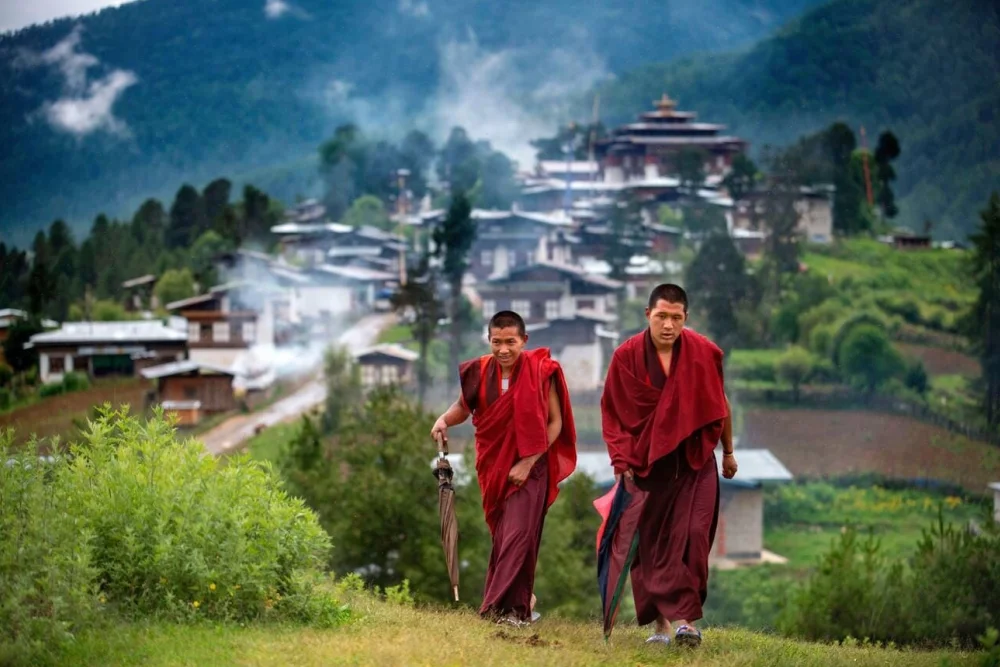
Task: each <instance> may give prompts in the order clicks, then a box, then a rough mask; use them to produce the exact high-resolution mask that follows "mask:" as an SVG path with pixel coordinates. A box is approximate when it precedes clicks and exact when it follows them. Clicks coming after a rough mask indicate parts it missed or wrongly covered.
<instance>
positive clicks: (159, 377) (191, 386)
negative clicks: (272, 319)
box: [141, 359, 237, 426]
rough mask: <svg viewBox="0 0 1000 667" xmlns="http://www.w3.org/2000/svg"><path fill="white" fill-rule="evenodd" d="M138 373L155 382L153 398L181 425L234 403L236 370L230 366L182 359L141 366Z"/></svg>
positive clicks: (190, 424)
mask: <svg viewBox="0 0 1000 667" xmlns="http://www.w3.org/2000/svg"><path fill="white" fill-rule="evenodd" d="M141 374H142V377H144V378H146V379H147V380H153V381H155V382H156V399H155V400H156V402H157V403H158V404H159V405H160V406H161V407H163V410H164V411H165V412H167V413H170V414H173V415H175V416H176V417H177V420H178V424H179V425H181V426H194V425H196V424H198V423H200V422H201V420H202V418H203V417H204V416H207V415H212V414H218V413H220V412H229V411H231V410H235V409H236V407H237V401H236V397H235V395H234V394H233V379H234V378H235V377H236V372H235V371H233V370H231V369H229V368H223V367H221V366H213V365H212V364H206V363H204V362H198V361H192V360H191V359H185V360H183V361H174V362H171V363H167V364H161V365H159V366H153V367H150V368H146V369H143V370H142V371H141Z"/></svg>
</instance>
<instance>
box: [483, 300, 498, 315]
mask: <svg viewBox="0 0 1000 667" xmlns="http://www.w3.org/2000/svg"><path fill="white" fill-rule="evenodd" d="M496 312H497V302H496V301H494V300H493V299H485V300H484V301H483V317H493V316H494V315H495V314H496Z"/></svg>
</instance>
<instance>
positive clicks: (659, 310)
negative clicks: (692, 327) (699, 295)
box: [646, 299, 687, 347]
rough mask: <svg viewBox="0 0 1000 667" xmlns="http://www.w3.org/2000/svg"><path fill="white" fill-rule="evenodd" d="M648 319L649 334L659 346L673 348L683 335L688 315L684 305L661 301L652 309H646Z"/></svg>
mask: <svg viewBox="0 0 1000 667" xmlns="http://www.w3.org/2000/svg"><path fill="white" fill-rule="evenodd" d="M646 319H648V320H649V333H650V334H652V336H653V341H654V342H655V343H656V344H658V345H665V346H668V347H669V346H671V345H673V344H674V341H675V340H677V337H678V336H680V335H681V330H682V329H683V328H684V323H685V322H686V321H687V313H686V312H684V304H681V303H670V302H669V301H664V300H663V299H660V300H659V301H657V302H656V305H655V306H653V307H652V308H646Z"/></svg>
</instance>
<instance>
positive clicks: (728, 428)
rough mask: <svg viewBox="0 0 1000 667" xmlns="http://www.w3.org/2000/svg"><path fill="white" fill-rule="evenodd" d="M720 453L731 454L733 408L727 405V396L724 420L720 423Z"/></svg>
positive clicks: (727, 398)
mask: <svg viewBox="0 0 1000 667" xmlns="http://www.w3.org/2000/svg"><path fill="white" fill-rule="evenodd" d="M722 451H723V453H725V454H732V453H733V407H732V406H731V405H730V404H729V397H728V396H726V418H725V419H724V420H723V421H722Z"/></svg>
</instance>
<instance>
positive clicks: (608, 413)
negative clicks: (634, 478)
mask: <svg viewBox="0 0 1000 667" xmlns="http://www.w3.org/2000/svg"><path fill="white" fill-rule="evenodd" d="M657 374H659V375H660V376H662V375H663V367H662V365H661V364H660V361H659V358H658V357H657V355H656V348H655V346H654V345H653V341H652V338H651V337H650V335H649V331H648V330H645V331H643V332H642V333H639V334H636V335H635V336H632V337H631V338H629V339H628V340H627V341H625V342H624V343H622V345H621V346H619V348H618V349H617V350H615V354H614V356H613V357H612V359H611V366H610V368H608V375H607V378H606V379H605V381H604V393H603V394H602V396H601V425H602V428H603V431H604V441H605V443H606V444H607V446H608V452H609V454H610V455H611V463H612V464H613V465H614V468H615V472H616V473H620V472H622V471H623V470H625V469H626V468H630V469H632V470H633V471H635V473H636V474H638V475H639V476H645V475H646V473H647V472H648V471H649V468H650V467H651V466H652V465H653V463H655V462H656V461H657V460H658V459H660V458H662V457H663V456H666V455H667V454H669V453H671V452H672V451H674V450H675V449H677V447H679V446H680V445H681V443H686V444H687V446H686V448H685V449H686V453H687V459H688V463H689V464H690V466H691V468H692V469H694V470H699V469H700V468H701V467H702V466H703V465H704V464H705V462H706V461H708V459H709V458H710V457H712V456H714V453H713V450H714V449H715V445H716V444H717V443H718V442H719V438H720V437H721V435H722V424H723V421H724V420H725V418H726V416H727V415H728V414H729V409H728V407H727V405H726V396H725V392H724V389H723V378H722V350H720V349H719V348H718V346H716V345H715V343H713V342H712V341H710V340H708V339H707V338H705V337H704V336H702V335H701V334H699V333H696V332H695V331H692V330H690V329H684V330H683V331H682V332H681V335H680V336H679V337H678V340H677V343H675V344H674V352H673V359H672V362H671V368H670V378H669V380H668V381H666V382H665V383H661V382H655V381H654V378H656V375H657ZM664 380H665V378H664ZM657 384H659V385H660V386H661V387H663V388H662V389H660V388H657V387H656V386H655V385H657Z"/></svg>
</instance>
